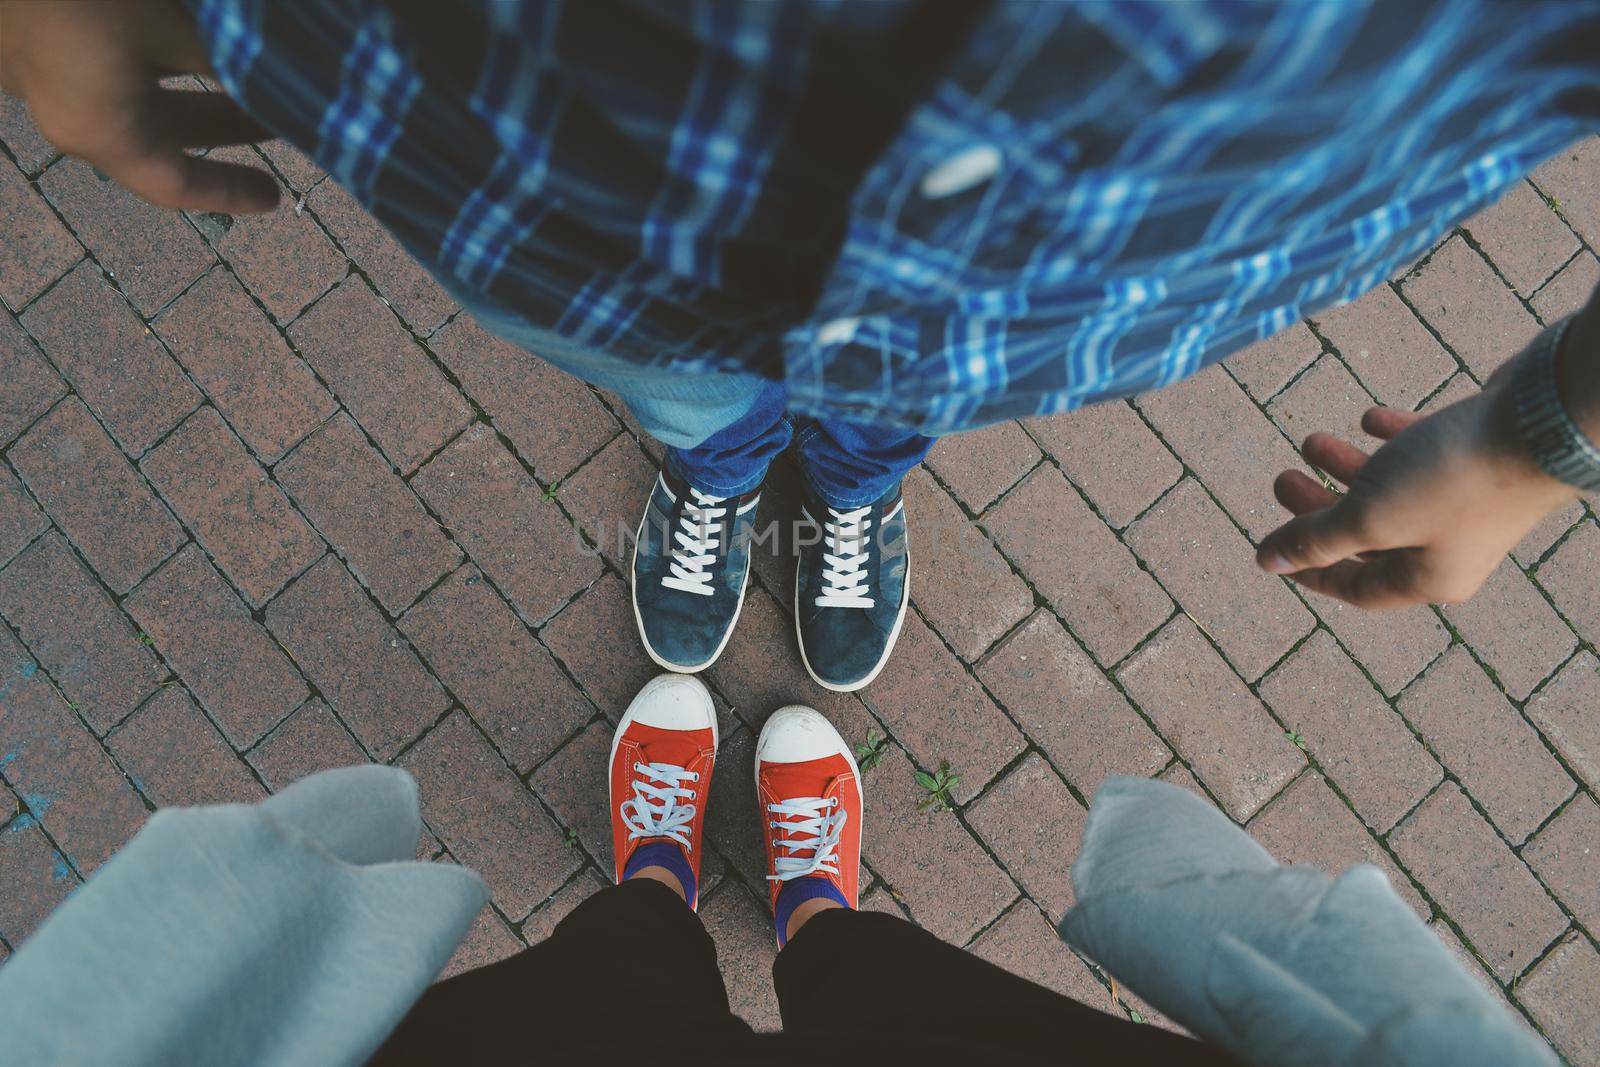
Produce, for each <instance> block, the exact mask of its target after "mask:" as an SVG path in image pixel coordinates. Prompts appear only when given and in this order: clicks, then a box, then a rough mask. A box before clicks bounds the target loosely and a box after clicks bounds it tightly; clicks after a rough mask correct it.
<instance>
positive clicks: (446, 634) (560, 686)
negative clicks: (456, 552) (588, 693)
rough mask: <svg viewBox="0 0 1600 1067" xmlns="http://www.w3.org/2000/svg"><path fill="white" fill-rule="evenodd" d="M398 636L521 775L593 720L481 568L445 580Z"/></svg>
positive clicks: (415, 610) (410, 614)
mask: <svg viewBox="0 0 1600 1067" xmlns="http://www.w3.org/2000/svg"><path fill="white" fill-rule="evenodd" d="M400 629H401V630H402V631H403V632H404V633H405V635H406V636H407V637H409V638H410V639H411V643H412V644H413V645H415V646H416V648H417V650H418V651H419V652H421V653H422V655H423V656H424V657H425V658H426V659H427V661H428V662H429V663H430V664H431V665H432V666H433V671H434V673H435V674H436V675H437V676H438V677H439V680H440V681H442V682H444V684H445V685H447V686H449V687H450V688H451V690H452V691H454V693H455V694H456V697H457V698H458V699H460V700H461V702H462V703H464V704H465V705H466V707H467V710H468V712H470V713H471V715H472V717H473V718H474V719H476V720H477V723H478V725H479V726H482V727H483V728H484V730H485V731H487V732H488V734H489V736H490V737H491V738H493V739H494V743H495V745H496V746H497V747H498V748H499V749H500V751H501V752H502V753H504V754H505V756H506V758H507V759H509V760H510V761H511V765H512V766H513V767H514V768H516V770H517V771H518V772H519V773H521V772H524V771H527V770H528V769H529V768H531V767H532V766H533V765H534V764H536V763H538V762H539V761H540V760H542V759H543V758H544V757H545V756H547V755H549V754H550V753H551V752H553V751H554V750H555V748H556V746H557V745H559V744H561V742H562V741H565V740H566V739H567V738H568V737H570V736H571V735H572V734H573V733H575V732H576V731H577V730H578V728H579V727H581V726H582V725H583V724H584V723H585V722H587V721H588V720H589V718H590V717H591V716H592V715H593V714H594V708H593V707H592V706H591V705H590V704H589V702H588V701H587V700H585V699H584V698H583V695H582V694H581V693H579V692H578V691H577V689H575V688H573V685H572V683H571V682H570V681H568V680H567V677H566V675H564V674H562V673H561V669H560V668H559V667H557V666H556V662H555V660H554V659H553V658H551V656H550V653H549V652H546V651H545V649H544V646H543V645H541V644H539V642H538V641H536V640H534V638H533V635H532V634H530V633H529V632H528V630H527V628H526V627H524V626H523V625H522V622H521V621H520V620H519V619H518V618H517V617H516V615H515V614H514V613H513V612H512V610H511V609H510V608H509V607H507V606H506V602H505V601H503V600H501V599H500V597H499V595H498V594H496V593H495V591H494V590H493V589H492V588H491V587H490V585H489V583H488V582H486V581H484V580H483V576H482V575H481V574H479V573H478V570H477V568H476V567H472V566H466V567H462V568H461V569H460V570H458V571H456V572H455V573H454V574H452V575H450V577H448V578H446V579H445V580H444V583H443V584H442V585H440V586H439V587H438V588H437V589H435V590H433V592H431V593H429V594H428V595H427V597H426V598H425V599H423V600H422V601H421V602H420V603H419V604H417V606H416V607H414V608H412V609H411V610H410V611H409V612H407V613H406V616H405V618H403V619H401V620H400Z"/></svg>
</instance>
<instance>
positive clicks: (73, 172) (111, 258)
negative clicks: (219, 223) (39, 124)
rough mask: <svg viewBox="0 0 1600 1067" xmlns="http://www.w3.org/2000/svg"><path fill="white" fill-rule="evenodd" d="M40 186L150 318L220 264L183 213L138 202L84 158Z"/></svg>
mask: <svg viewBox="0 0 1600 1067" xmlns="http://www.w3.org/2000/svg"><path fill="white" fill-rule="evenodd" d="M39 188H40V189H42V190H44V194H45V195H46V196H48V197H49V198H50V202H51V203H53V204H55V206H56V208H57V209H58V210H60V212H61V214H62V215H63V216H64V217H65V218H66V220H67V222H68V223H69V224H71V226H72V228H73V229H74V230H75V231H76V232H77V234H78V236H79V237H80V238H81V239H82V240H83V243H84V244H86V245H88V246H89V250H90V251H91V252H93V253H94V255H95V258H96V259H98V260H99V261H100V265H101V266H102V267H104V268H105V270H106V273H108V274H110V275H111V277H112V278H113V279H114V280H115V281H116V283H117V285H118V287H119V288H121V290H122V291H123V292H124V293H127V294H128V299H129V300H131V301H133V306H134V307H136V308H138V309H139V311H140V312H141V313H142V314H143V315H145V316H146V317H149V316H151V315H154V314H155V313H156V312H157V311H159V310H160V309H161V308H162V307H164V306H165V305H166V304H167V303H168V302H169V301H171V300H172V298H173V297H175V296H177V295H178V294H179V293H181V292H183V290H184V289H185V288H186V287H187V286H188V285H189V284H190V283H191V282H193V281H194V280H195V279H196V278H198V277H200V275H202V274H204V273H205V271H206V269H207V268H209V267H210V266H211V265H212V264H213V263H215V262H216V257H215V256H214V255H213V254H212V252H211V249H209V248H207V247H206V243H205V242H204V241H202V240H201V239H200V235H199V234H198V233H196V232H195V231H194V227H192V226H190V225H189V223H188V222H186V221H185V220H184V218H183V216H182V215H181V214H179V213H178V212H176V211H170V210H168V209H167V208H160V207H156V206H155V205H154V204H148V203H146V202H144V201H143V200H140V199H139V198H138V197H137V196H134V195H133V194H132V193H131V192H129V191H128V190H127V189H124V188H123V187H122V186H120V185H118V184H117V183H116V182H114V181H111V180H110V179H109V178H101V177H99V176H98V175H96V174H95V172H94V170H93V169H92V168H90V166H89V165H88V164H87V163H84V162H83V161H82V160H78V159H63V160H62V161H61V162H59V163H57V164H56V165H55V166H53V167H51V168H50V169H49V170H48V171H46V172H45V173H44V174H43V175H41V176H40V178H39Z"/></svg>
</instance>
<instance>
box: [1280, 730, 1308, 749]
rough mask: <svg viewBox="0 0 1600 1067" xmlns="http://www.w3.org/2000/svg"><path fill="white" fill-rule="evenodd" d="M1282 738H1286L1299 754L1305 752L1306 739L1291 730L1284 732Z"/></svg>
mask: <svg viewBox="0 0 1600 1067" xmlns="http://www.w3.org/2000/svg"><path fill="white" fill-rule="evenodd" d="M1283 736H1285V737H1287V738H1288V739H1289V742H1290V744H1292V745H1294V747H1295V748H1298V749H1299V750H1300V751H1301V752H1304V751H1305V750H1306V739H1305V738H1304V737H1301V736H1300V735H1299V734H1297V733H1295V732H1294V731H1293V730H1285V731H1284V734H1283Z"/></svg>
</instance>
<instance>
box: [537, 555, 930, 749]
mask: <svg viewBox="0 0 1600 1067" xmlns="http://www.w3.org/2000/svg"><path fill="white" fill-rule="evenodd" d="M610 581H611V580H610V579H607V581H606V583H605V584H606V586H607V587H609V585H610ZM617 584H618V585H619V586H620V585H621V583H620V582H619V583H617ZM597 588H598V587H597ZM589 595H590V596H593V595H594V594H593V593H590V594H589ZM622 595H623V597H624V602H625V604H626V603H627V602H626V597H627V590H626V589H625V588H624V589H623V590H622ZM580 603H581V601H580ZM624 610H625V611H626V612H627V626H628V627H629V628H630V629H636V627H635V623H634V619H633V609H632V607H631V605H628V606H626V607H625V608H624ZM569 613H570V609H569V612H567V613H563V616H562V620H561V621H566V620H567V615H568V614H569ZM580 618H581V616H580ZM908 624H909V623H908ZM552 628H553V627H552ZM632 640H633V645H634V647H636V648H637V647H638V644H639V639H638V637H637V636H635V637H634V638H633V639H632ZM557 651H558V652H559V650H557ZM634 655H635V656H636V657H637V658H638V659H645V654H644V652H643V651H642V650H641V651H639V652H637V653H635V654H634ZM899 655H900V652H899V651H897V652H896V653H895V656H896V657H898V656H899ZM893 662H894V659H893V658H891V659H890V663H891V664H892V663H893ZM659 670H660V668H651V667H649V666H648V660H646V666H644V667H640V668H639V670H638V671H636V672H635V673H636V674H638V675H639V676H640V677H639V683H638V685H633V686H632V690H633V691H637V690H638V688H639V685H643V684H644V682H645V681H646V680H648V679H649V678H650V677H651V675H652V674H655V673H659ZM706 676H707V678H708V679H709V680H710V682H711V683H712V684H713V685H715V686H716V687H717V688H718V689H720V690H721V691H722V692H723V693H724V694H725V695H726V696H727V698H728V700H729V702H730V703H731V704H732V705H733V708H734V711H735V712H736V713H737V714H738V715H739V717H740V718H742V719H743V720H744V721H745V722H747V723H749V724H750V726H752V727H754V728H756V729H757V730H759V729H760V727H761V725H762V724H763V723H765V722H766V720H767V716H769V715H771V714H772V713H773V712H774V711H777V710H778V709H779V708H781V707H784V706H786V705H789V704H804V705H806V706H807V707H811V708H815V709H816V710H818V711H820V712H822V714H824V715H826V716H827V717H828V721H829V722H831V723H833V726H834V729H836V730H838V731H839V734H840V736H842V737H843V738H844V739H845V740H846V741H847V742H849V743H850V745H851V746H852V747H853V746H855V745H859V744H861V743H862V742H863V741H865V740H866V739H867V731H868V730H870V729H873V728H875V727H877V726H878V723H877V720H876V719H874V718H873V717H872V715H871V714H870V713H869V712H868V711H867V709H866V707H865V706H863V705H862V703H861V701H860V700H859V699H858V698H857V696H856V695H854V694H851V693H834V692H831V691H829V690H827V689H824V688H822V687H821V686H820V685H818V684H817V683H816V682H814V681H812V680H811V676H810V675H809V674H807V673H806V670H805V667H804V665H803V664H802V663H801V662H800V653H799V650H798V648H797V646H796V645H795V637H794V619H793V618H792V617H791V616H790V615H788V614H787V613H786V612H784V610H783V609H782V608H780V607H779V606H778V603H777V601H775V600H774V599H773V598H772V596H771V595H770V594H769V593H767V592H766V591H764V590H761V589H752V590H750V591H749V593H747V594H746V595H745V601H744V609H743V610H742V611H741V612H740V614H739V625H738V627H737V628H735V630H734V631H733V637H731V638H730V639H729V640H728V647H727V648H725V649H723V652H722V655H721V657H719V658H718V660H717V662H716V663H714V664H713V665H712V666H711V667H710V668H709V669H708V670H707V671H706ZM584 684H585V685H587V684H588V682H587V681H585V682H584ZM879 684H881V683H878V682H874V683H873V686H872V687H870V688H876V686H877V685H879ZM633 691H630V692H628V693H627V695H626V697H625V698H624V699H623V701H622V703H621V704H620V705H619V706H618V707H617V708H616V709H615V710H612V709H610V708H607V707H606V706H605V705H601V710H602V711H604V712H605V713H606V714H607V715H610V716H611V717H612V718H613V719H614V718H616V717H617V716H619V715H620V714H621V713H622V709H623V708H624V707H626V706H627V702H628V701H629V700H632V699H633ZM880 732H881V731H880Z"/></svg>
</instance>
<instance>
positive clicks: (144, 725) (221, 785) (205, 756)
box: [106, 685, 267, 808]
mask: <svg viewBox="0 0 1600 1067" xmlns="http://www.w3.org/2000/svg"><path fill="white" fill-rule="evenodd" d="M106 743H107V744H108V745H110V746H111V751H112V752H113V753H115V754H116V757H117V761H118V762H119V763H121V764H122V766H123V768H124V769H125V770H127V772H128V774H129V776H130V777H132V778H133V781H134V784H135V785H137V786H138V787H139V790H140V792H142V793H144V795H145V796H147V797H149V798H150V800H151V802H152V803H154V804H156V805H157V806H159V807H164V808H165V807H178V806H181V807H190V806H193V805H196V804H253V803H255V802H256V801H258V800H261V799H263V798H264V797H265V796H266V795H267V794H266V790H264V789H262V788H261V783H260V782H258V781H256V780H255V778H254V777H253V776H252V775H251V774H250V771H249V769H248V768H247V767H245V765H244V764H243V763H242V762H240V760H239V757H238V756H236V755H234V752H233V749H231V748H229V747H228V743H227V742H226V741H224V740H223V739H222V735H221V734H219V733H217V728H216V727H215V726H212V725H211V723H210V722H209V721H208V720H207V719H206V717H205V715H204V714H203V713H202V712H201V711H200V709H199V708H198V707H196V706H195V703H194V701H193V700H190V699H189V694H187V693H185V692H184V691H183V689H182V688H180V687H179V686H175V685H173V686H168V687H167V688H165V689H163V690H162V691H161V692H160V693H159V694H157V695H156V696H155V697H154V698H153V699H151V700H150V702H149V703H147V704H145V706H144V707H142V708H140V709H139V710H138V711H137V712H135V713H134V715H133V717H132V718H131V719H129V720H128V721H127V722H125V723H123V724H122V725H121V726H119V727H117V729H116V731H115V732H114V733H112V734H111V736H110V737H108V738H106Z"/></svg>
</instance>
